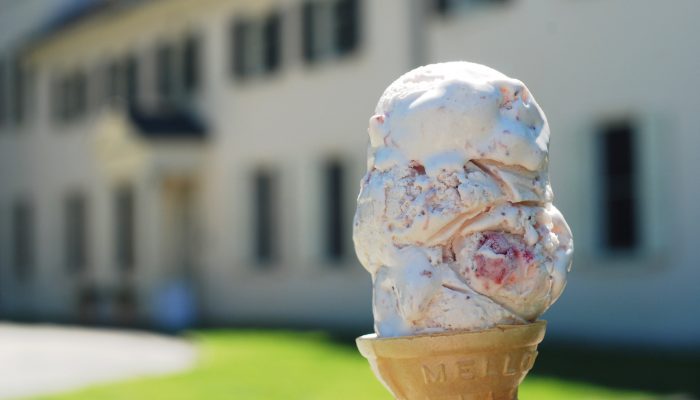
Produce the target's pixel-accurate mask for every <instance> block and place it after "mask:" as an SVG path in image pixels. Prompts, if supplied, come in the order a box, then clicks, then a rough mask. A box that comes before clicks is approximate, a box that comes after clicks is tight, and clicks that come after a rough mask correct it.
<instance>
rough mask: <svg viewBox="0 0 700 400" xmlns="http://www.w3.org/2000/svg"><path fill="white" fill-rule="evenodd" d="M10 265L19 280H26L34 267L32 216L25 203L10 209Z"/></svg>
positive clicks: (27, 204)
mask: <svg viewBox="0 0 700 400" xmlns="http://www.w3.org/2000/svg"><path fill="white" fill-rule="evenodd" d="M12 264H13V266H14V268H15V275H16V276H17V277H18V278H19V279H25V278H27V277H28V276H29V274H30V273H31V269H32V267H33V266H34V215H33V209H32V207H31V205H30V204H29V203H27V202H26V201H18V202H16V203H15V204H14V206H13V208H12Z"/></svg>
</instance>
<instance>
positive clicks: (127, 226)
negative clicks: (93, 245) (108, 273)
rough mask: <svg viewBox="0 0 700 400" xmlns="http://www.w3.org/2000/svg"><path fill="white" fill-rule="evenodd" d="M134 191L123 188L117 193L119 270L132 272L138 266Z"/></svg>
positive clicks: (117, 253) (127, 187) (128, 187)
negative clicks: (135, 248) (135, 249)
mask: <svg viewBox="0 0 700 400" xmlns="http://www.w3.org/2000/svg"><path fill="white" fill-rule="evenodd" d="M134 207H135V201H134V189H133V188H132V187H131V186H122V187H120V188H118V189H117V191H116V193H115V213H114V214H115V215H114V216H115V221H114V222H115V226H116V230H115V239H116V259H117V265H118V266H119V268H121V269H122V270H125V271H129V270H132V269H133V268H134V267H135V264H136V257H135V251H134V247H135V246H134V245H135V242H136V216H135V210H134Z"/></svg>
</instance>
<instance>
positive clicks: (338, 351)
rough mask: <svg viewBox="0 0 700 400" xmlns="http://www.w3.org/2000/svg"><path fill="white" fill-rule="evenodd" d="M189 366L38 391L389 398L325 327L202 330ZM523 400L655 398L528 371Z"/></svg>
mask: <svg viewBox="0 0 700 400" xmlns="http://www.w3.org/2000/svg"><path fill="white" fill-rule="evenodd" d="M191 337H192V340H194V341H195V343H197V345H198V346H199V348H200V351H201V356H200V360H199V362H198V364H197V365H196V367H195V368H193V369H192V370H190V371H187V372H183V373H179V374H174V375H168V376H161V377H150V378H141V379H136V380H131V381H127V382H121V383H115V384H108V385H102V386H96V387H92V388H88V389H84V390H80V391H76V392H71V393H66V394H61V395H54V396H44V397H37V398H35V399H43V400H139V399H149V400H150V399H167V400H179V399H183V400H184V399H187V400H190V399H206V400H219V399H221V400H223V399H226V400H229V399H305V400H306V399H318V400H321V399H323V400H326V399H332V400H342V399H348V400H350V399H352V400H357V399H385V400H390V399H391V397H390V396H389V394H388V393H387V392H386V391H385V389H384V388H383V387H382V386H381V385H380V384H379V383H378V382H377V380H376V379H375V378H374V376H373V375H372V373H371V372H370V369H369V367H368V364H367V362H366V361H365V360H364V359H363V358H362V357H361V356H360V355H359V353H358V352H357V351H356V350H355V349H354V348H352V347H350V346H347V345H345V344H338V343H336V342H333V341H332V340H330V339H328V337H327V336H325V335H324V334H320V333H289V332H270V331H264V332H258V331H204V332H199V333H195V334H193V335H192V336H191ZM520 398H521V399H525V400H527V399H538V400H546V399H557V400H559V399H572V400H574V399H650V398H653V396H652V395H649V394H646V395H645V394H643V393H637V392H625V391H616V390H611V389H607V388H602V387H596V386H591V385H586V384H580V383H574V382H570V381H565V380H555V379H551V378H544V377H538V376H536V375H535V376H529V377H528V378H527V379H526V381H525V383H524V384H523V385H522V387H521V389H520Z"/></svg>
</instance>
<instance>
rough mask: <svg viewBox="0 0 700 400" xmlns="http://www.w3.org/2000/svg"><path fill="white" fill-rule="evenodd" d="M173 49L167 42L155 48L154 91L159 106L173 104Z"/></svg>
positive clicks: (165, 106)
mask: <svg viewBox="0 0 700 400" xmlns="http://www.w3.org/2000/svg"><path fill="white" fill-rule="evenodd" d="M174 62H175V49H174V48H173V46H171V45H169V44H162V45H160V46H159V47H158V49H157V50H156V77H157V78H156V79H157V80H156V91H157V93H158V98H159V103H160V105H161V107H164V108H168V107H171V106H172V105H173V100H174V98H175V89H176V86H175V69H174Z"/></svg>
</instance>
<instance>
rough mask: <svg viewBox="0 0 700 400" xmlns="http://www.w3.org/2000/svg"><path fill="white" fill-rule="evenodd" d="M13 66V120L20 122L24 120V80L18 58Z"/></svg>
mask: <svg viewBox="0 0 700 400" xmlns="http://www.w3.org/2000/svg"><path fill="white" fill-rule="evenodd" d="M13 66H14V68H13V69H12V82H13V83H14V85H13V86H12V89H13V90H12V102H13V103H14V113H13V116H14V120H15V123H16V124H21V123H22V121H23V120H24V106H25V104H24V102H25V93H24V90H25V88H24V84H25V82H24V80H25V75H24V70H23V68H22V65H21V64H20V62H19V61H18V60H16V61H15V62H14V64H13Z"/></svg>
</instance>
